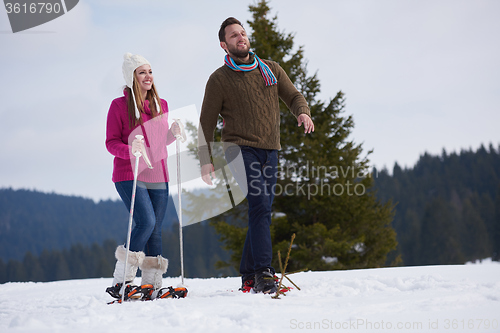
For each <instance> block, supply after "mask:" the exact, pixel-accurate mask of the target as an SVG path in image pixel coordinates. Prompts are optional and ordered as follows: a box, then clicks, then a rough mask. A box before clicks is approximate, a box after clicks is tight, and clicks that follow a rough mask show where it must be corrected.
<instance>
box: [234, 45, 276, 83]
mask: <svg viewBox="0 0 500 333" xmlns="http://www.w3.org/2000/svg"><path fill="white" fill-rule="evenodd" d="M249 53H250V55H254V57H255V58H254V60H253V63H251V64H248V65H237V64H236V63H235V62H234V60H233V59H232V58H231V57H230V56H229V55H226V56H225V57H224V63H225V64H226V65H227V66H228V67H229V68H231V69H232V70H234V71H236V72H250V71H253V70H254V69H255V68H257V67H259V69H260V73H261V74H262V76H263V77H264V81H265V82H266V86H272V85H274V84H276V83H278V81H277V80H276V76H274V73H273V71H271V68H269V66H268V65H266V64H265V63H264V62H263V61H262V60H260V58H259V57H258V56H257V55H256V54H255V53H254V52H252V51H250V52H249Z"/></svg>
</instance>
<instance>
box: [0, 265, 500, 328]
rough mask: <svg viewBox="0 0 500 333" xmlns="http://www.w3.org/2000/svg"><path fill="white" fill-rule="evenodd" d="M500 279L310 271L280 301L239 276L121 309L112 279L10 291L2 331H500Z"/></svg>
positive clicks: (446, 272)
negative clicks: (110, 290)
mask: <svg viewBox="0 0 500 333" xmlns="http://www.w3.org/2000/svg"><path fill="white" fill-rule="evenodd" d="M499 277H500V264H499V263H497V262H492V261H487V260H485V261H483V262H476V263H469V264H467V265H453V266H451V265H450V266H422V267H400V268H380V269H365V270H350V271H328V272H304V273H297V274H294V275H291V276H290V278H291V279H292V280H293V281H294V282H295V283H296V284H297V285H298V286H299V287H300V289H301V290H297V289H293V290H292V291H290V292H289V293H288V294H287V295H286V296H282V297H281V298H280V299H272V298H271V297H270V296H269V295H262V294H243V293H241V292H238V291H237V289H238V287H239V285H240V279H239V278H238V277H230V278H211V279H191V278H189V279H186V280H185V283H186V285H187V287H188V290H189V294H188V296H187V297H186V298H185V299H164V300H155V301H149V302H129V303H125V304H113V305H107V304H106V303H107V302H108V301H111V300H112V299H111V297H110V296H109V295H108V294H106V293H105V292H104V290H105V289H106V287H107V286H109V285H110V284H111V279H110V278H102V279H87V280H71V281H57V282H48V283H33V282H29V283H6V284H3V285H0V332H51V333H52V332H77V333H78V332H86V333H87V332H92V333H98V332H106V333H108V332H132V331H134V332H139V331H143V332H153V331H154V332H204V333H205V332H206V333H209V332H217V333H220V332H256V333H257V332H259V333H260V332H294V331H299V332H388V331H393V332H500V279H499ZM138 282H139V280H137V281H136V283H138ZM163 283H164V286H169V285H173V286H177V285H178V284H179V283H180V278H165V279H164V281H163ZM231 289H232V290H231Z"/></svg>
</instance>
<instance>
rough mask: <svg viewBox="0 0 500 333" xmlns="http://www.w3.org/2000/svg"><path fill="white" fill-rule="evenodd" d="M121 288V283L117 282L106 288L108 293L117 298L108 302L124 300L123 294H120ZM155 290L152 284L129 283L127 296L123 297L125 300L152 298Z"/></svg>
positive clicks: (126, 290)
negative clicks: (137, 284) (136, 284)
mask: <svg viewBox="0 0 500 333" xmlns="http://www.w3.org/2000/svg"><path fill="white" fill-rule="evenodd" d="M121 289H122V284H121V283H117V284H116V285H114V286H113V287H109V288H107V289H106V292H107V293H108V294H110V295H111V296H112V297H114V298H116V300H115V301H112V302H109V303H108V304H113V303H121V302H122V295H121V294H120V291H121ZM153 291H154V287H153V285H151V284H144V285H142V286H135V285H130V284H128V285H127V286H126V287H125V296H124V297H123V300H124V301H125V302H129V301H145V300H150V299H151V294H152V293H153Z"/></svg>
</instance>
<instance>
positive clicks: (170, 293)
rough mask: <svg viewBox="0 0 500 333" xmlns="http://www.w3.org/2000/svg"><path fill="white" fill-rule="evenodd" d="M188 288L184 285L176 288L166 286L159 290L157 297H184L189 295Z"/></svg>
mask: <svg viewBox="0 0 500 333" xmlns="http://www.w3.org/2000/svg"><path fill="white" fill-rule="evenodd" d="M187 293H188V291H187V289H186V288H184V287H179V288H174V287H166V288H161V289H160V290H158V293H157V295H156V297H155V299H160V298H184V297H186V296H187Z"/></svg>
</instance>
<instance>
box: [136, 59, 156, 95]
mask: <svg viewBox="0 0 500 333" xmlns="http://www.w3.org/2000/svg"><path fill="white" fill-rule="evenodd" d="M135 79H136V80H137V83H138V84H139V87H140V88H141V91H143V92H146V91H148V90H150V89H151V87H152V86H153V71H152V70H151V66H149V65H142V66H140V67H137V68H136V70H135Z"/></svg>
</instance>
